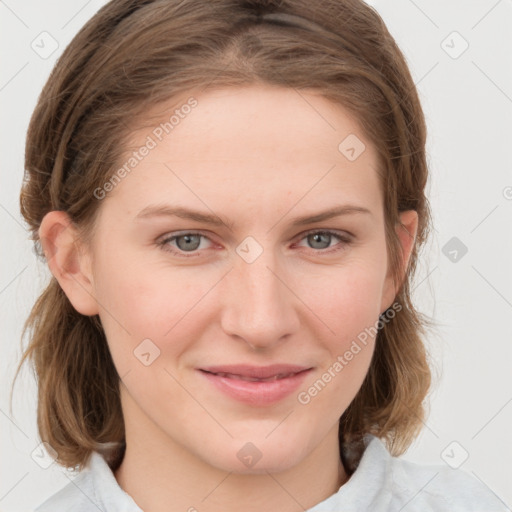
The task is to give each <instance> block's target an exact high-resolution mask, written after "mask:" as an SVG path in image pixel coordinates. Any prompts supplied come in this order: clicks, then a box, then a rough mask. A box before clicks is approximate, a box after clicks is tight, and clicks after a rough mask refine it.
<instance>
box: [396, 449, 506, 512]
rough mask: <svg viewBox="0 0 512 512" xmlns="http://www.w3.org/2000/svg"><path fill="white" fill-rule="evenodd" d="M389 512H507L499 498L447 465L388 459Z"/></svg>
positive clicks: (464, 473)
mask: <svg viewBox="0 0 512 512" xmlns="http://www.w3.org/2000/svg"><path fill="white" fill-rule="evenodd" d="M389 469H390V472H391V475H392V478H391V480H392V481H391V484H392V485H391V501H390V505H391V506H390V510H395V508H396V510H399V509H400V508H401V507H406V505H407V508H406V510H407V511H409V512H411V511H420V510H421V511H425V510H435V511H436V512H445V511H446V512H449V511H450V512H453V511H459V510H460V511H464V512H504V511H506V510H508V508H507V507H506V506H505V505H504V504H503V502H502V501H501V500H500V499H499V497H498V496H497V495H496V494H495V493H494V492H493V491H492V490H491V489H490V488H489V487H487V485H485V484H484V483H483V482H482V481H481V480H479V479H478V478H477V477H476V476H474V475H473V474H471V473H468V472H466V471H465V470H463V469H461V468H458V469H453V468H451V467H449V466H447V465H422V464H417V463H414V462H410V461H406V460H404V459H402V458H399V457H392V456H389Z"/></svg>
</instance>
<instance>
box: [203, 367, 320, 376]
mask: <svg viewBox="0 0 512 512" xmlns="http://www.w3.org/2000/svg"><path fill="white" fill-rule="evenodd" d="M198 369H199V370H203V371H206V372H210V373H231V374H233V375H240V376H242V377H252V378H256V379H267V378H269V377H275V376H276V375H288V374H294V373H299V372H302V371H304V370H310V369H311V367H310V366H299V365H295V364H272V365H270V366H251V365H248V364H233V365H222V366H206V367H204V368H198Z"/></svg>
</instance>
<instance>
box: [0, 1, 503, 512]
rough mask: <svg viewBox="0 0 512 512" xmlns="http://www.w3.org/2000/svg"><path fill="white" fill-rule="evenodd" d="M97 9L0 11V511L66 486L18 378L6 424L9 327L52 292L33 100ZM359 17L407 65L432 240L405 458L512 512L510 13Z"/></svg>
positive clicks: (12, 339)
mask: <svg viewBox="0 0 512 512" xmlns="http://www.w3.org/2000/svg"><path fill="white" fill-rule="evenodd" d="M104 3H105V2H103V1H100V0H92V1H78V0H73V1H69V0H67V1H65V0H60V1H56V0H54V1H45V2H43V1H36V0H23V1H18V2H15V1H14V0H0V38H1V47H0V51H1V62H2V66H1V69H0V104H1V112H2V123H1V126H0V130H1V134H0V144H1V152H0V154H1V167H0V170H1V171H0V172H1V187H0V237H1V241H0V247H1V265H0V319H1V328H0V336H1V337H0V378H1V387H0V390H1V393H0V429H1V430H0V432H1V435H0V453H1V454H2V456H1V460H0V510H1V511H26V510H29V509H32V508H34V507H35V506H37V505H38V504H39V503H41V502H42V501H43V500H44V499H45V498H47V497H48V496H49V495H51V494H53V493H54V492H55V491H57V490H58V489H59V488H60V487H63V486H64V485H65V484H67V483H68V482H69V480H70V479H72V478H73V477H74V476H73V475H71V474H69V473H67V472H66V471H65V470H64V469H61V468H60V467H59V466H57V465H56V464H51V465H49V467H47V468H46V469H45V468H44V467H41V464H42V465H43V466H45V465H47V464H50V462H52V461H51V459H49V458H47V459H44V458H43V459H38V458H37V457H35V459H36V460H38V461H39V463H36V461H35V460H34V459H33V458H32V456H31V454H32V453H33V451H34V450H36V453H39V452H38V451H37V447H38V445H39V443H40V440H39V438H38V436H37V429H36V417H35V408H36V394H35V393H36V388H35V383H34V379H33V377H32V375H31V372H30V371H28V369H27V368H25V370H24V371H23V373H22V374H21V377H20V379H19V381H18V383H17V386H16V388H15V395H14V410H13V413H14V414H13V416H11V415H10V413H9V403H8V400H9V391H10V385H11V382H12V378H13V376H14V370H15V367H16V364H17V362H18V361H19V359H20V354H21V349H20V334H21V328H22V325H23V322H24V320H25V318H26V316H27V315H28V313H29V310H30V307H31V305H32V304H33V302H34V301H35V299H36V298H37V296H38V295H39V293H40V292H41V291H42V289H43V286H44V284H45V283H46V281H47V280H48V279H49V272H48V270H47V269H46V268H45V267H44V265H43V264H41V263H39V262H37V260H36V258H35V255H34V253H33V251H32V243H31V242H30V241H28V239H27V238H28V237H27V233H26V231H25V228H24V224H23V221H22V220H21V217H20V214H19V206H18V198H19V189H20V185H21V180H22V177H23V151H24V147H23V146H24V139H25V133H26V128H27V125H28V121H29V118H30V115H31V112H32V110H33V108H34V106H35V103H36V100H37V97H38V95H39V92H40V90H41V88H42V86H43V84H44V83H45V81H46V79H47V77H48V75H49V72H50V70H51V68H52V66H53V64H54V62H55V60H56V58H57V57H58V56H59V55H60V54H61V52H62V50H63V48H64V47H65V46H66V45H67V44H68V43H69V42H70V40H71V39H72V37H73V36H74V35H75V34H76V32H77V31H78V30H79V28H80V27H81V26H82V25H83V24H84V23H85V21H86V20H87V19H89V18H90V17H91V16H92V15H93V14H94V13H95V12H96V11H97V10H98V9H99V8H100V7H101V6H102V5H103V4H104ZM369 3H371V5H374V6H375V8H376V9H377V10H378V11H379V13H380V14H381V15H382V17H383V18H384V20H385V22H386V23H387V25H388V28H389V30H390V32H391V33H392V34H393V36H394V37H395V38H396V40H397V42H398V44H399V46H400V47H401V48H402V50H403V51H404V53H405V55H406V57H407V60H408V62H409V65H410V68H411V72H412V74H413V77H414V80H415V82H416V84H417V86H418V89H419V93H420V97H421V100H422V103H423V107H424V111H425V114H426V117H427V123H428V129H429V140H428V154H429V163H430V170H431V181H430V184H429V197H430V201H431V204H432V208H433V213H434V224H435V231H434V233H433V236H432V238H431V242H430V244H429V246H428V247H427V248H426V249H425V251H424V253H423V261H422V264H421V265H420V268H419V269H418V277H417V280H416V284H415V289H414V295H415V300H416V301H417V304H418V305H419V306H420V309H421V310H422V311H423V312H424V313H426V314H427V315H431V316H433V317H434V318H435V320H436V321H437V323H438V325H439V327H438V329H437V330H436V331H435V332H432V334H431V335H430V336H429V337H428V339H427V345H428V348H429V351H430V353H431V354H432V358H433V359H434V360H435V361H436V368H437V372H436V373H437V377H436V384H435V385H434V387H433V389H432V392H431V395H430V404H431V408H430V416H429V418H428V420H427V421H426V422H425V426H424V429H423V431H422V433H421V435H420V436H419V437H418V438H417V440H416V441H415V443H414V444H413V445H412V447H411V448H410V449H409V451H408V452H407V453H406V454H405V455H404V458H406V459H407V460H411V461H414V462H418V463H422V464H446V463H447V464H450V465H452V466H459V465H460V467H461V468H462V469H464V470H465V471H468V472H470V473H473V474H474V475H475V476H476V477H477V478H478V479H480V480H481V481H482V482H484V483H485V485H487V486H488V487H489V489H490V490H491V491H492V492H494V493H495V494H496V496H497V499H500V500H502V501H503V502H504V503H505V504H506V505H507V507H508V508H511V507H512V488H511V486H510V475H511V474H512V442H511V441H510V437H509V434H510V431H511V426H512V371H511V368H512V364H511V363H512V342H511V340H512V322H511V318H512V270H511V261H512V222H511V221H512V154H511V152H510V145H511V142H512V138H511V137H512V58H511V50H512V36H511V34H512V30H511V28H512V0H499V1H496V0H481V1H462V0H460V1H455V0H451V1H442V0H432V1H426V0H415V1H413V0H394V1H391V0H373V1H371V2H369ZM454 31H455V32H457V33H458V34H453V32H454ZM42 32H47V33H48V34H50V35H46V34H43V35H41V33H42ZM54 41H55V42H54ZM55 44H58V48H56V50H55V51H54V52H53V53H52V54H51V55H46V54H45V52H46V53H49V52H50V51H51V50H52V45H55ZM466 44H468V45H469V46H468V48H467V49H466V50H465V51H464V52H462V50H464V48H465V46H466ZM38 52H39V53H38ZM454 237H455V239H453V238H454ZM462 244H463V245H464V246H465V247H466V248H467V253H465V254H463V251H462V250H461V249H462V248H463V245H462ZM454 250H455V251H457V253H455V252H453V251H454ZM466 457H467V458H466Z"/></svg>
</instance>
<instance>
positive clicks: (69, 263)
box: [39, 210, 99, 316]
mask: <svg viewBox="0 0 512 512" xmlns="http://www.w3.org/2000/svg"><path fill="white" fill-rule="evenodd" d="M39 239H40V240H41V245H42V247H43V250H44V253H45V256H46V261H47V263H48V267H49V268H50V271H51V273H52V274H53V275H54V276H55V278H56V279H57V281H58V282H59V284H60V286H61V288H62V290H63V291H64V293H65V294H66V296H67V297H68V299H69V301H70V302H71V304H72V305H73V307H74V308H75V309H76V310H77V311H78V312H79V313H81V314H82V315H88V316H91V315H95V314H98V312H99V308H98V303H97V301H96V299H95V297H94V286H93V280H92V273H91V265H90V263H91V259H90V254H89V253H88V252H87V251H85V250H84V248H83V247H82V245H81V244H80V243H79V237H78V231H77V230H76V228H75V227H74V225H73V223H72V222H71V220H70V218H69V216H68V214H67V213H66V212H62V211H57V210H54V211H51V212H49V213H47V214H46V215H45V216H44V218H43V220H42V222H41V225H40V227H39Z"/></svg>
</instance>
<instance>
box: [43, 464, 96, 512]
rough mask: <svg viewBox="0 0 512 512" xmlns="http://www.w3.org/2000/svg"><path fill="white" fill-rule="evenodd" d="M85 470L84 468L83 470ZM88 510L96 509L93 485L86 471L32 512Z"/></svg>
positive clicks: (77, 511)
mask: <svg viewBox="0 0 512 512" xmlns="http://www.w3.org/2000/svg"><path fill="white" fill-rule="evenodd" d="M84 471H85V470H84ZM65 510H73V511H74V512H89V511H93V510H96V511H97V510H98V508H97V505H96V499H95V496H94V487H93V486H92V482H91V478H90V475H89V474H88V472H82V473H80V474H79V475H78V476H77V477H76V478H75V479H74V480H73V481H70V482H69V483H68V484H67V485H65V486H64V487H63V488H62V489H60V490H59V491H57V492H56V493H55V494H53V495H52V496H50V497H49V498H48V499H47V500H46V501H44V502H43V503H41V504H40V505H39V506H38V507H37V508H36V509H34V512H59V511H65Z"/></svg>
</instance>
